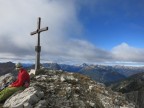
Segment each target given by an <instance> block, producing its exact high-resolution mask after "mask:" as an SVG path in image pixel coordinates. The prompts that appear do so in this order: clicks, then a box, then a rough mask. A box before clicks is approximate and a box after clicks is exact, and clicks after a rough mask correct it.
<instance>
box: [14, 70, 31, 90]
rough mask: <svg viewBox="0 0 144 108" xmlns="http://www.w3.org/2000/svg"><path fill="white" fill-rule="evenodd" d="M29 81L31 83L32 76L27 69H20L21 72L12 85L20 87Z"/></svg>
mask: <svg viewBox="0 0 144 108" xmlns="http://www.w3.org/2000/svg"><path fill="white" fill-rule="evenodd" d="M26 82H28V83H30V76H29V74H28V73H27V71H26V70H24V69H20V71H19V73H18V78H17V80H16V81H15V82H13V83H12V84H11V86H12V87H20V86H24V84H25V83H26Z"/></svg>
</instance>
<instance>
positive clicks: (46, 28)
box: [38, 27, 48, 32]
mask: <svg viewBox="0 0 144 108" xmlns="http://www.w3.org/2000/svg"><path fill="white" fill-rule="evenodd" d="M47 30H48V27H45V28H42V29H40V30H38V32H43V31H47Z"/></svg>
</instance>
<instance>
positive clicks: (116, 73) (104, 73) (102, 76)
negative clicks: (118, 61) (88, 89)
mask: <svg viewBox="0 0 144 108" xmlns="http://www.w3.org/2000/svg"><path fill="white" fill-rule="evenodd" d="M42 66H43V67H45V68H48V69H52V70H63V71H67V72H76V73H80V74H84V75H87V76H89V77H91V78H92V79H93V80H95V81H99V82H101V83H105V84H109V83H113V82H117V81H120V80H123V79H125V78H127V77H129V76H131V75H133V74H136V73H140V72H144V67H132V66H118V65H116V66H104V65H88V64H86V63H84V64H82V65H66V64H57V63H44V64H42Z"/></svg>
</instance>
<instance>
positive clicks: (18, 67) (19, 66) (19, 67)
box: [15, 63, 23, 70]
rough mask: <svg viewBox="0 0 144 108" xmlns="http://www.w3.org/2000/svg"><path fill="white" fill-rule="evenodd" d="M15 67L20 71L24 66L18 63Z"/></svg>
mask: <svg viewBox="0 0 144 108" xmlns="http://www.w3.org/2000/svg"><path fill="white" fill-rule="evenodd" d="M15 67H16V70H20V69H21V68H22V67H23V66H22V64H21V63H16V65H15Z"/></svg>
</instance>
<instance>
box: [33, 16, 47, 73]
mask: <svg viewBox="0 0 144 108" xmlns="http://www.w3.org/2000/svg"><path fill="white" fill-rule="evenodd" d="M40 25H41V18H40V17H39V18H38V23H37V30H36V31H34V32H31V35H34V34H38V40H37V46H35V51H36V61H35V71H37V70H39V69H40V52H41V46H40V33H41V32H43V31H47V30H48V27H45V28H42V29H41V28H40Z"/></svg>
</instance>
